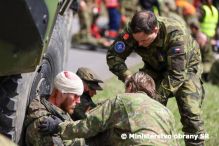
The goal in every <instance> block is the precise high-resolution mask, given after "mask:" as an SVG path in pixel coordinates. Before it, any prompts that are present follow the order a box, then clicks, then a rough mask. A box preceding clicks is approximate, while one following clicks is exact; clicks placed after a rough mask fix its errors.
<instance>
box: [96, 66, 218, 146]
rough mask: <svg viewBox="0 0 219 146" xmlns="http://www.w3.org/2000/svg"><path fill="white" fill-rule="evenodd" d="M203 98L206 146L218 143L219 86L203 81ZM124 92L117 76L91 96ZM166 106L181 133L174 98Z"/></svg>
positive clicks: (105, 97) (99, 98)
mask: <svg viewBox="0 0 219 146" xmlns="http://www.w3.org/2000/svg"><path fill="white" fill-rule="evenodd" d="M140 67H142V64H139V65H137V66H135V67H134V68H132V69H131V70H132V71H137V70H138V68H140ZM204 87H205V92H206V93H205V94H206V95H205V99H204V102H203V107H202V110H203V119H204V121H205V129H206V132H207V134H209V139H207V140H206V146H218V145H219V139H218V135H219V126H218V124H219V107H218V104H219V97H218V95H219V87H218V86H213V85H211V84H208V83H205V84H204ZM118 93H124V84H123V83H122V82H121V81H119V80H118V79H117V77H115V76H114V77H112V78H111V79H109V80H107V81H105V83H104V90H103V91H100V92H98V94H97V95H96V96H95V97H94V98H93V99H94V101H95V102H99V101H102V100H104V99H110V98H114V97H115V96H116V94H118ZM167 107H168V108H169V109H170V110H171V111H172V112H173V114H174V116H175V120H176V130H177V133H182V131H181V129H182V124H181V122H180V115H179V112H178V107H177V104H176V101H175V98H171V99H169V101H168V105H167ZM180 145H184V141H183V140H182V139H180Z"/></svg>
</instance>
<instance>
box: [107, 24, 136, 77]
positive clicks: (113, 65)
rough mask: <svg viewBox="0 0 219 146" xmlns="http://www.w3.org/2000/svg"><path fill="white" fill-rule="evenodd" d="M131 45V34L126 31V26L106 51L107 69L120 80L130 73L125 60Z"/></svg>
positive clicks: (129, 52) (130, 50)
mask: <svg viewBox="0 0 219 146" xmlns="http://www.w3.org/2000/svg"><path fill="white" fill-rule="evenodd" d="M132 47H134V46H132V38H131V35H130V34H129V33H128V31H127V28H125V29H124V31H123V32H122V33H121V34H120V35H119V37H118V38H117V39H116V40H115V41H114V43H113V44H112V45H111V46H110V48H109V50H108V52H107V56H106V60H107V64H108V66H109V70H110V71H111V72H112V73H114V74H115V75H116V76H118V78H119V79H120V80H122V81H124V80H125V78H126V77H128V76H130V75H131V72H130V71H129V70H128V68H127V66H126V64H125V60H126V58H127V57H128V56H129V55H130V54H131V52H132Z"/></svg>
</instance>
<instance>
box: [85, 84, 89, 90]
mask: <svg viewBox="0 0 219 146" xmlns="http://www.w3.org/2000/svg"><path fill="white" fill-rule="evenodd" d="M88 90H89V87H88V84H87V83H84V92H86V91H88Z"/></svg>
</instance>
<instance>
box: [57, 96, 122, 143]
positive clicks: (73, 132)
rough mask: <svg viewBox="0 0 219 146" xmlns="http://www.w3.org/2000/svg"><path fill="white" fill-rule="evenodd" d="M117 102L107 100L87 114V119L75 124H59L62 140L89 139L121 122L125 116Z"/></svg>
mask: <svg viewBox="0 0 219 146" xmlns="http://www.w3.org/2000/svg"><path fill="white" fill-rule="evenodd" d="M116 102H117V101H116V99H115V100H113V101H112V100H107V101H106V102H105V103H103V104H102V105H99V106H97V107H96V108H94V109H93V110H91V111H90V112H89V113H88V114H87V118H86V119H84V120H79V121H75V122H63V123H60V124H59V128H60V133H61V137H62V139H73V138H89V137H92V136H95V135H97V134H98V133H99V132H103V131H105V130H106V129H109V128H112V126H113V125H114V124H115V123H116V122H118V121H119V118H122V117H123V116H124V115H125V114H123V115H122V114H121V113H122V109H121V108H122V106H121V104H118V103H116Z"/></svg>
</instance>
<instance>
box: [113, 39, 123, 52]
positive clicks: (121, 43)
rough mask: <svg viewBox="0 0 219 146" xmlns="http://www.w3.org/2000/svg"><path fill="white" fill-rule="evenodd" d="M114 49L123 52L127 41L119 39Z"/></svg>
mask: <svg viewBox="0 0 219 146" xmlns="http://www.w3.org/2000/svg"><path fill="white" fill-rule="evenodd" d="M114 50H115V51H116V52H117V53H122V52H124V51H125V43H124V42H123V41H117V42H116V43H115V45H114Z"/></svg>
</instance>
